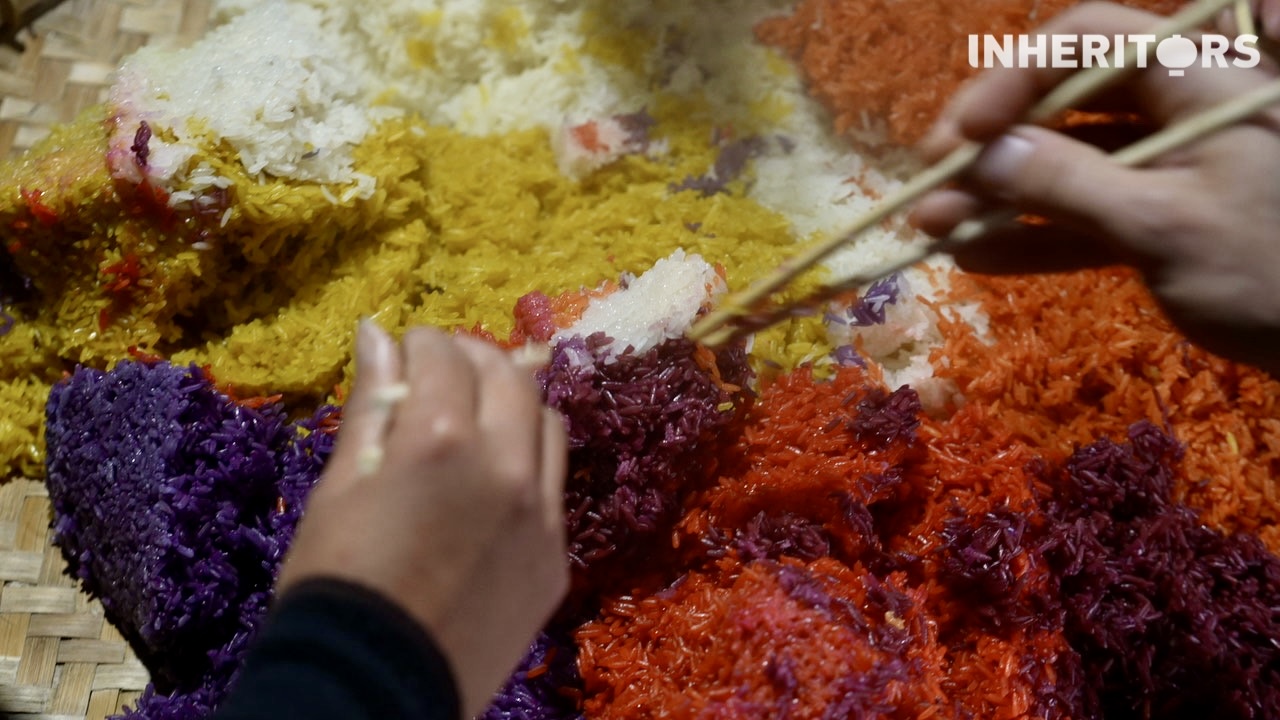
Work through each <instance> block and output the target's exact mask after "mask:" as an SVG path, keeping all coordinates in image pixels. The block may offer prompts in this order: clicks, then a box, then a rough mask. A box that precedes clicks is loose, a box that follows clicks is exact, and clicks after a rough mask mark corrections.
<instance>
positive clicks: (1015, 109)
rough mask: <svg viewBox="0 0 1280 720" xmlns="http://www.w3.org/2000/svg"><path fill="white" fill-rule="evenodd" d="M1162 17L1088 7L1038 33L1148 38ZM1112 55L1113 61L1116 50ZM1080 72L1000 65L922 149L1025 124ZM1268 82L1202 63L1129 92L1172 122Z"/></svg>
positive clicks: (971, 88) (1269, 5)
mask: <svg viewBox="0 0 1280 720" xmlns="http://www.w3.org/2000/svg"><path fill="white" fill-rule="evenodd" d="M1267 13H1270V14H1271V15H1273V16H1275V19H1274V22H1276V23H1280V0H1265V1H1264V5H1263V18H1264V24H1265V22H1266V20H1265V18H1266V17H1267ZM1161 19H1162V18H1161V17H1160V16H1158V15H1154V14H1151V13H1148V12H1144V11H1141V10H1136V9H1133V8H1127V7H1122V6H1118V5H1111V4H1108V3H1085V4H1082V5H1078V6H1076V7H1073V8H1070V9H1068V10H1066V11H1064V12H1063V13H1061V14H1060V15H1058V16H1056V17H1055V18H1053V19H1052V20H1051V21H1049V22H1048V23H1046V24H1045V25H1044V26H1043V27H1041V28H1040V29H1038V30H1037V31H1036V34H1037V35H1064V36H1072V37H1075V38H1079V37H1081V36H1084V35H1092V36H1105V37H1107V38H1108V40H1109V41H1113V39H1114V38H1115V37H1116V36H1121V35H1123V36H1131V35H1145V34H1149V33H1150V32H1151V30H1152V29H1153V28H1155V27H1156V26H1157V25H1158V24H1159V23H1160V21H1161ZM1187 35H1188V36H1192V35H1194V33H1187ZM1107 57H1108V58H1111V57H1113V53H1108V54H1107ZM1153 62H1154V61H1153ZM1076 71H1077V70H1076V68H1074V67H1058V68H1053V67H1043V68H1041V67H1009V68H1006V67H998V68H994V69H991V70H988V71H986V72H983V73H982V74H981V75H978V76H977V77H975V78H973V79H972V80H970V81H969V82H968V83H966V84H965V85H964V86H962V87H961V89H960V90H959V91H958V92H957V93H956V95H955V97H954V98H953V99H952V101H951V103H950V104H949V105H948V106H947V108H946V109H945V110H944V111H943V113H942V115H941V116H940V117H939V119H938V121H937V122H936V123H935V125H934V127H933V128H932V130H931V131H930V133H929V134H928V135H927V136H926V137H925V140H924V141H923V142H922V143H921V144H920V146H919V148H918V149H919V151H920V153H921V155H922V156H923V157H924V158H925V160H927V161H929V162H934V161H936V160H938V159H940V158H941V157H943V156H944V155H946V153H948V152H950V151H951V150H954V149H955V147H956V146H958V145H959V144H960V142H962V141H963V140H965V139H968V140H974V141H977V142H987V141H990V140H992V139H994V138H995V137H997V136H999V135H1001V134H1002V133H1004V132H1005V131H1007V130H1008V129H1009V128H1010V127H1011V126H1012V125H1014V124H1015V123H1018V122H1020V121H1022V120H1023V118H1025V117H1026V115H1027V113H1028V111H1029V110H1030V109H1031V108H1032V106H1034V105H1035V104H1036V103H1037V102H1038V101H1039V100H1040V99H1041V98H1042V97H1044V95H1045V94H1046V93H1048V91H1049V90H1051V89H1052V88H1053V87H1055V86H1056V85H1058V84H1059V83H1061V82H1062V81H1063V80H1064V79H1066V78H1067V77H1068V76H1070V75H1071V74H1073V73H1075V72H1076ZM1263 81H1265V77H1263V76H1262V74H1261V73H1258V72H1254V71H1250V70H1248V69H1242V68H1236V67H1225V68H1223V67H1208V68H1206V67H1203V63H1196V64H1195V65H1193V66H1192V67H1189V68H1187V69H1186V71H1185V74H1184V75H1181V76H1177V77H1174V76H1172V75H1171V74H1170V73H1169V72H1168V71H1165V70H1162V69H1157V68H1150V67H1149V69H1148V70H1146V71H1137V72H1136V73H1135V74H1134V76H1133V78H1132V80H1131V82H1130V85H1128V86H1127V87H1128V88H1129V93H1128V94H1129V95H1131V96H1132V97H1133V98H1134V99H1136V100H1137V104H1138V106H1139V107H1140V108H1141V109H1142V110H1143V111H1144V112H1145V113H1146V114H1147V115H1148V116H1149V117H1150V118H1151V119H1153V120H1155V121H1157V122H1160V123H1167V122H1170V121H1173V120H1177V119H1180V118H1182V117H1186V116H1187V115H1190V114H1192V113H1194V112H1197V111H1199V110H1203V109H1205V108H1207V107H1209V106H1212V105H1215V104H1217V103H1220V102H1222V101H1224V100H1226V99H1229V98H1231V97H1235V96H1237V95H1239V94H1240V93H1242V92H1247V91H1248V90H1250V89H1253V88H1254V87H1256V86H1257V85H1258V84H1260V83H1261V82H1263ZM1103 95H1104V97H1105V96H1106V93H1103Z"/></svg>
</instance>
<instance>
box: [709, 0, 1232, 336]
mask: <svg viewBox="0 0 1280 720" xmlns="http://www.w3.org/2000/svg"><path fill="white" fill-rule="evenodd" d="M1237 1H1238V0H1199V1H1198V2H1196V3H1194V4H1193V5H1190V6H1188V7H1186V8H1185V9H1183V10H1182V11H1181V12H1179V13H1177V14H1176V15H1174V16H1172V17H1170V18H1168V19H1167V20H1165V21H1164V22H1162V23H1160V24H1159V25H1158V26H1157V27H1156V28H1155V29H1154V30H1153V31H1152V32H1151V34H1152V35H1154V36H1155V42H1152V43H1148V44H1145V45H1144V46H1143V47H1142V50H1141V52H1142V53H1143V54H1144V55H1145V56H1146V57H1149V56H1150V55H1151V54H1152V53H1154V48H1155V46H1156V45H1158V44H1159V43H1160V41H1161V40H1163V39H1164V38H1167V37H1170V36H1172V35H1175V34H1178V33H1181V32H1185V31H1188V30H1191V29H1193V28H1195V27H1198V26H1200V25H1201V24H1203V23H1205V22H1206V21H1208V20H1209V19H1211V18H1212V17H1213V16H1214V15H1215V14H1216V13H1218V12H1220V11H1222V10H1225V9H1226V8H1227V7H1228V6H1229V5H1231V4H1232V3H1234V2H1237ZM1134 48H1135V46H1134V45H1126V46H1125V48H1124V51H1123V54H1122V55H1121V62H1118V63H1116V64H1115V65H1113V66H1111V67H1093V68H1088V69H1085V70H1082V71H1080V72H1077V73H1075V74H1074V75H1072V76H1071V77H1069V78H1067V79H1066V80H1064V81H1063V82H1062V83H1060V84H1059V85H1058V86H1057V87H1055V88H1054V89H1053V90H1052V91H1050V92H1049V93H1048V94H1047V95H1045V96H1044V97H1043V98H1042V99H1041V100H1040V102H1038V103H1036V105H1035V106H1034V107H1032V108H1031V110H1030V111H1029V112H1028V113H1027V116H1026V119H1027V121H1028V122H1031V123H1036V124H1043V123H1045V122H1047V121H1049V120H1052V119H1053V118H1054V117H1056V116H1057V115H1058V114H1060V113H1062V112H1063V111H1065V110H1067V109H1069V108H1071V107H1072V106H1073V105H1076V104H1078V103H1079V102H1081V101H1083V100H1085V99H1087V98H1089V97H1092V96H1093V95H1095V94H1096V93H1097V92H1098V91H1100V90H1102V89H1103V88H1105V87H1107V86H1108V85H1110V84H1112V83H1114V82H1116V81H1118V80H1120V79H1121V78H1122V77H1123V76H1124V75H1125V74H1126V73H1128V72H1130V71H1132V69H1133V67H1134V65H1135V62H1134V60H1136V56H1135V55H1134ZM983 148H984V146H983V145H982V144H980V143H975V142H966V143H965V144H963V145H961V146H960V147H958V148H956V149H955V150H953V151H952V152H951V154H949V155H947V156H946V157H945V158H943V159H942V160H940V161H938V162H937V163H935V164H934V165H932V166H930V167H929V168H927V169H926V170H924V171H923V172H921V173H919V174H918V175H916V176H915V177H913V178H912V179H911V180H909V181H908V182H907V183H906V184H904V185H903V186H902V187H901V188H899V189H898V190H897V192H895V193H893V194H892V195H891V196H890V197H888V198H887V199H886V200H884V201H883V202H882V203H881V204H880V205H879V206H878V207H876V208H874V209H872V210H871V211H869V212H867V213H865V214H864V215H862V216H861V217H859V218H858V219H857V220H855V221H854V222H853V223H852V224H851V225H850V226H849V227H848V228H847V229H845V230H844V232H840V233H836V234H835V235H834V236H833V237H832V238H831V239H829V240H826V241H824V242H822V243H819V244H817V245H814V246H812V247H810V248H809V249H807V250H804V251H802V252H801V253H799V254H798V255H796V256H795V257H793V258H791V259H789V260H787V261H785V262H784V263H782V265H780V266H779V267H778V269H777V270H775V271H774V272H773V273H770V274H769V275H766V276H765V277H763V278H761V279H759V280H757V281H756V282H754V283H752V284H751V286H749V287H747V288H746V289H744V290H742V291H740V292H738V293H735V294H734V295H731V296H730V297H728V298H726V299H725V301H724V303H722V304H721V305H720V307H718V308H716V309H715V310H712V311H711V312H710V313H708V314H707V315H705V316H704V317H703V318H702V319H700V320H699V321H698V322H696V323H695V324H694V325H693V327H692V328H690V329H689V332H688V333H687V334H688V337H689V338H690V339H691V340H695V341H699V342H703V343H705V344H708V345H713V346H714V345H719V344H723V343H724V342H725V341H727V340H728V339H729V338H731V337H733V336H734V335H735V334H736V331H735V330H734V329H733V328H732V327H728V328H726V326H727V325H731V324H732V323H734V322H736V321H737V320H738V319H739V318H742V317H744V316H747V315H748V314H750V313H751V312H752V309H753V308H754V307H756V306H757V305H758V304H759V303H760V302H761V301H762V300H764V299H765V298H767V297H769V295H771V294H773V293H774V292H776V291H777V290H778V289H780V288H782V287H783V286H785V285H786V284H787V283H789V282H791V281H792V280H794V279H795V278H796V277H797V276H799V275H800V274H801V273H802V272H804V271H805V270H807V269H809V268H811V267H813V266H814V265H816V264H817V263H819V262H822V260H824V259H826V258H827V257H828V256H830V255H831V253H833V252H835V251H836V250H837V249H839V248H840V247H841V246H842V245H845V244H846V243H848V242H850V241H852V240H853V239H854V238H855V237H857V236H858V235H860V234H861V233H863V232H864V231H866V230H867V229H868V228H871V227H874V226H875V225H877V224H878V223H880V222H881V221H882V220H884V219H885V218H887V217H889V216H890V215H893V214H894V213H896V212H898V211H899V210H901V209H902V208H904V207H905V206H907V205H909V204H910V203H912V202H915V201H916V200H918V199H919V198H920V197H922V196H923V195H925V194H926V193H928V192H929V191H931V190H934V189H936V188H937V187H939V186H941V185H942V184H944V183H946V182H949V181H951V180H953V179H955V178H956V177H958V176H959V175H960V174H961V173H963V172H964V171H965V170H966V169H968V168H969V166H971V165H972V164H973V162H974V161H975V160H977V158H978V156H979V155H981V154H982V150H983ZM895 265H896V263H895ZM891 272H892V270H891Z"/></svg>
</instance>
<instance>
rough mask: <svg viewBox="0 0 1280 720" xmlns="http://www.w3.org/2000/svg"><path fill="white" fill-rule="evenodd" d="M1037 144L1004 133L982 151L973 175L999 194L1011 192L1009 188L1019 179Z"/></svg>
mask: <svg viewBox="0 0 1280 720" xmlns="http://www.w3.org/2000/svg"><path fill="white" fill-rule="evenodd" d="M1034 149H1035V146H1034V145H1032V144H1031V141H1030V140H1028V139H1026V138H1024V137H1019V136H1017V135H1002V136H1000V139H998V140H996V141H994V142H992V143H991V144H990V145H988V146H987V148H986V150H984V151H983V152H982V155H981V157H979V158H978V162H977V163H976V164H975V165H974V167H973V172H972V177H973V178H974V179H975V180H977V181H978V182H979V183H981V184H983V185H986V186H988V187H989V188H990V189H991V190H993V191H994V192H995V194H996V195H997V196H1004V195H1008V194H1010V190H1009V189H1008V188H1009V186H1010V185H1011V184H1013V182H1014V181H1015V180H1016V179H1017V177H1018V173H1019V172H1021V171H1022V166H1023V165H1025V164H1026V162H1027V158H1029V157H1031V152H1032V150H1034Z"/></svg>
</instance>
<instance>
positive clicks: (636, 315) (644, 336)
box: [552, 250, 725, 362]
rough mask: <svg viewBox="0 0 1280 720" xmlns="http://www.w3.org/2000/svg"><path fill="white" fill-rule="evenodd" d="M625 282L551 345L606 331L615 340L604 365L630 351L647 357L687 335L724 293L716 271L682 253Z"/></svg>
mask: <svg viewBox="0 0 1280 720" xmlns="http://www.w3.org/2000/svg"><path fill="white" fill-rule="evenodd" d="M623 280H624V283H625V287H624V288H623V289H621V290H618V291H616V292H613V293H611V294H609V295H606V296H604V297H599V298H594V299H592V300H591V303H590V304H589V305H588V306H587V309H586V311H585V312H584V313H583V314H582V317H581V318H580V319H579V320H578V322H576V323H574V324H573V325H571V326H570V327H568V328H565V329H564V330H561V331H560V332H558V333H556V335H555V337H553V338H552V343H553V344H554V343H557V342H559V341H561V340H564V339H565V338H570V337H587V336H589V335H593V334H595V333H598V332H602V333H604V334H605V335H607V336H609V337H610V338H611V339H612V341H611V342H610V343H609V344H608V345H606V346H605V347H603V348H602V349H601V352H602V353H603V355H604V357H605V361H606V362H608V361H609V360H610V359H611V358H613V357H615V356H617V355H618V354H619V353H622V352H625V351H627V349H628V348H630V349H631V350H632V352H634V353H636V354H641V353H645V352H648V351H649V350H651V349H653V348H654V347H656V346H657V345H658V344H660V343H662V342H663V341H666V340H671V339H674V338H678V337H680V336H682V335H684V334H685V332H686V331H688V329H689V328H690V326H692V325H693V321H694V319H695V318H696V317H697V315H698V311H700V310H701V309H703V308H705V307H707V306H708V305H710V304H711V303H712V302H714V301H715V300H716V299H717V298H718V297H720V295H721V294H723V293H724V291H725V284H724V279H723V278H721V277H720V274H719V273H717V272H716V269H715V268H714V267H712V266H711V265H710V264H708V263H707V261H706V260H703V259H702V257H701V256H699V255H697V254H690V255H686V254H685V252H684V250H676V251H675V252H673V253H672V254H671V255H669V256H668V257H665V258H663V259H661V260H659V261H658V262H656V263H654V264H653V267H651V268H649V269H648V270H647V271H645V273H644V274H642V275H641V276H640V277H637V278H624V279H623Z"/></svg>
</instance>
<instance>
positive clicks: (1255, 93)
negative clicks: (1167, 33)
mask: <svg viewBox="0 0 1280 720" xmlns="http://www.w3.org/2000/svg"><path fill="white" fill-rule="evenodd" d="M1277 102H1280V80H1272V81H1271V82H1269V83H1267V84H1266V85H1262V86H1261V87H1258V88H1257V89H1255V90H1252V91H1250V92H1247V93H1245V94H1243V95H1239V96H1237V97H1234V98H1232V99H1231V100H1228V101H1226V102H1223V103H1220V104H1218V105H1215V106H1213V107H1211V108H1208V109H1206V110H1202V111H1201V112H1199V113H1197V114H1195V115H1192V116H1191V117H1188V118H1186V119H1184V120H1182V121H1181V122H1178V123H1176V124H1174V125H1170V126H1169V127H1167V128H1165V129H1164V130H1161V131H1160V132H1158V133H1155V134H1153V135H1150V136H1148V137H1146V138H1143V139H1142V140H1139V141H1137V142H1135V143H1133V144H1131V145H1127V146H1125V147H1124V148H1122V149H1120V150H1119V151H1117V152H1115V153H1112V155H1111V157H1112V158H1113V159H1114V160H1115V161H1116V162H1117V163H1119V164H1121V165H1126V166H1130V167H1133V166H1138V165H1143V164H1145V163H1149V162H1151V161H1152V160H1154V159H1156V158H1158V157H1160V156H1161V155H1163V154H1165V153H1167V152H1169V151H1171V150H1174V149H1176V148H1179V147H1182V146H1183V145H1186V144H1188V143H1191V142H1194V141H1196V140H1199V139H1201V138H1204V137H1206V136H1208V135H1212V134H1213V133H1215V132H1217V131H1219V130H1221V129H1223V128H1225V127H1227V126H1229V125H1234V124H1235V123H1238V122H1240V121H1242V120H1244V119H1246V118H1248V117H1250V116H1252V115H1254V114H1255V113H1257V112H1259V111H1261V110H1263V109H1264V108H1266V107H1268V106H1270V105H1273V104H1275V103H1277ZM1019 215H1020V213H1019V212H1018V211H1016V210H1010V209H1000V210H993V211H991V212H989V213H987V214H985V215H982V216H980V217H978V218H974V219H970V220H966V221H964V222H963V223H960V225H958V226H956V228H955V230H953V231H952V232H951V234H950V235H948V236H947V237H945V238H942V239H940V240H935V241H933V242H931V243H929V244H927V245H925V246H923V247H921V248H918V249H915V250H912V251H910V252H907V253H905V254H904V255H903V256H902V257H900V258H898V259H896V260H893V261H891V262H889V263H886V264H884V265H882V266H880V267H877V268H875V269H873V270H870V271H868V272H864V273H858V274H857V275H853V276H850V277H848V278H844V279H842V280H839V281H837V282H835V283H832V284H830V285H826V286H824V287H822V288H820V289H818V290H817V291H815V292H813V293H811V294H809V295H807V296H805V297H803V298H800V299H798V300H796V301H794V302H791V303H787V304H785V305H780V306H777V307H775V308H772V309H770V310H768V311H767V312H765V313H762V314H759V315H753V316H752V317H751V320H750V322H749V323H747V324H744V325H741V326H739V325H733V324H726V325H721V326H720V327H717V328H715V329H713V330H712V331H711V332H709V333H707V334H706V335H704V336H703V337H702V338H701V340H700V342H702V343H703V344H705V345H708V346H710V347H717V346H719V345H723V344H725V343H726V342H728V341H730V340H732V339H733V338H735V337H737V336H739V335H741V334H743V333H745V332H754V331H756V330H760V329H763V328H765V327H769V326H771V325H774V324H777V323H779V322H781V321H783V320H785V319H787V318H789V317H794V316H795V315H796V310H797V309H798V308H811V307H815V306H816V305H818V304H820V303H822V302H825V301H827V300H830V299H832V298H834V297H836V296H837V295H840V294H842V293H846V292H849V291H851V290H855V289H857V288H859V287H862V286H863V285H866V284H868V283H871V282H874V281H876V280H878V279H880V278H883V277H886V276H888V275H892V274H893V273H895V272H899V271H901V270H905V269H906V268H908V267H911V266H912V265H915V264H916V263H918V262H920V261H921V260H924V259H925V258H928V257H929V256H931V255H934V254H935V253H940V252H950V251H952V250H955V249H956V248H958V247H960V246H961V245H964V244H966V243H969V242H972V241H974V240H976V239H978V238H980V237H982V236H983V235H986V234H987V233H989V232H990V231H991V230H993V229H994V228H996V227H999V226H1001V225H1005V224H1007V223H1011V222H1016V221H1017V219H1018V216H1019Z"/></svg>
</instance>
